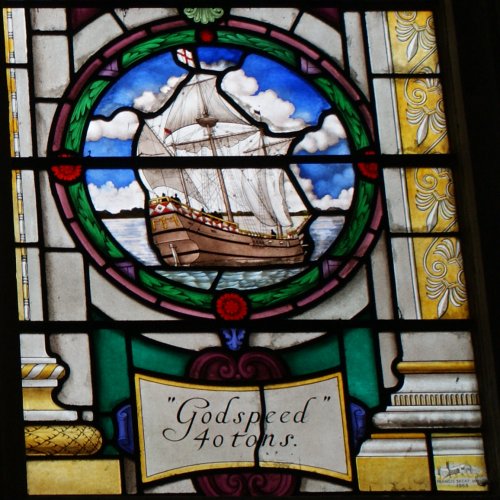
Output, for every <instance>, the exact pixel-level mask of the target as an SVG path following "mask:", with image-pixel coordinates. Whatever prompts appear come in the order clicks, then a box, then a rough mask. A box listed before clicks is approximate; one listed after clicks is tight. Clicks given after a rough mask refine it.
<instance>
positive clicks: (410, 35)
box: [396, 11, 436, 61]
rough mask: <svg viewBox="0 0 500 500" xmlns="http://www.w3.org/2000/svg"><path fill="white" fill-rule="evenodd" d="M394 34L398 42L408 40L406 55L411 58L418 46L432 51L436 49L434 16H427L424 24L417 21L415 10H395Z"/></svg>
mask: <svg viewBox="0 0 500 500" xmlns="http://www.w3.org/2000/svg"><path fill="white" fill-rule="evenodd" d="M396 34H397V37H398V40H399V41H400V42H403V43H404V42H408V46H407V48H406V56H407V57H408V61H410V60H411V59H413V58H414V57H415V55H416V54H417V52H418V50H419V49H420V48H422V49H424V50H427V51H432V52H434V51H435V50H436V34H435V32H434V18H433V17H432V16H429V17H427V19H426V20H425V24H419V23H418V22H417V12H408V11H405V12H396Z"/></svg>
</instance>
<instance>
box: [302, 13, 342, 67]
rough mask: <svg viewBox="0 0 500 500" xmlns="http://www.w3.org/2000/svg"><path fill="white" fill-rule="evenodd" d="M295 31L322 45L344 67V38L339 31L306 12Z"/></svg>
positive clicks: (319, 45)
mask: <svg viewBox="0 0 500 500" xmlns="http://www.w3.org/2000/svg"><path fill="white" fill-rule="evenodd" d="M294 31H295V33H296V34H297V35H299V36H301V37H302V38H305V39H306V40H308V41H310V42H311V43H313V44H314V45H316V46H317V47H320V48H321V50H324V51H325V52H326V53H327V54H328V55H330V56H331V57H332V58H333V59H335V61H336V62H337V63H338V64H339V65H340V66H341V67H344V54H343V50H342V38H341V36H340V34H339V33H338V31H336V30H334V29H333V28H332V27H331V26H329V25H328V24H325V23H324V22H322V21H320V20H319V19H317V18H316V17H313V16H311V15H309V14H304V15H303V16H302V17H301V18H300V21H299V23H298V25H297V27H296V28H295V30H294Z"/></svg>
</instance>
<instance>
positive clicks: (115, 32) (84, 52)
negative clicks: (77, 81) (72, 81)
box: [73, 14, 122, 70]
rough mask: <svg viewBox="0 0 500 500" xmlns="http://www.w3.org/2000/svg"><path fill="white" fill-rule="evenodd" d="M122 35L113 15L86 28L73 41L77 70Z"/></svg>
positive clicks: (107, 15)
mask: <svg viewBox="0 0 500 500" xmlns="http://www.w3.org/2000/svg"><path fill="white" fill-rule="evenodd" d="M121 33H122V29H121V28H120V26H119V25H118V23H117V22H116V21H115V19H114V18H113V16H111V14H105V15H103V16H101V17H99V18H97V19H96V20H95V21H94V22H92V23H90V24H89V25H88V26H85V28H83V29H82V30H81V31H79V32H78V33H77V34H76V35H75V38H74V39H73V51H74V53H75V69H76V70H78V69H80V67H81V66H82V65H83V63H84V62H85V61H86V60H87V59H88V58H89V57H90V56H91V55H92V54H94V53H95V52H97V51H98V50H99V49H100V48H101V47H102V46H103V45H105V44H106V43H108V42H110V41H111V40H113V38H116V37H117V36H119V35H121Z"/></svg>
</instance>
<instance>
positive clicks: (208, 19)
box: [184, 7, 224, 24]
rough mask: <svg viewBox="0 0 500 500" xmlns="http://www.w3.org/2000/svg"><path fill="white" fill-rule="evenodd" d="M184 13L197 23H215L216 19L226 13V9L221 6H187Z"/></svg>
mask: <svg viewBox="0 0 500 500" xmlns="http://www.w3.org/2000/svg"><path fill="white" fill-rule="evenodd" d="M184 14H186V16H187V17H189V19H192V20H193V21H194V22H195V23H201V24H208V23H213V22H214V21H215V20H217V19H219V18H220V17H222V16H223V15H224V9H221V8H218V7H217V8H186V9H184Z"/></svg>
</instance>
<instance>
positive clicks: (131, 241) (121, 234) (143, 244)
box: [103, 216, 345, 290]
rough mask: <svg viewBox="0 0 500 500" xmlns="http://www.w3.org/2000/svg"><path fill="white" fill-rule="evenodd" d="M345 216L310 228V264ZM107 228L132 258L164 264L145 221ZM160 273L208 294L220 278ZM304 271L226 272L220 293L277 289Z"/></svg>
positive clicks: (196, 272)
mask: <svg viewBox="0 0 500 500" xmlns="http://www.w3.org/2000/svg"><path fill="white" fill-rule="evenodd" d="M344 221H345V219H344V217H342V216H335V217H331V216H322V217H318V218H317V219H316V220H315V221H314V222H313V223H312V224H311V226H310V228H309V234H310V236H311V239H312V240H313V242H314V249H313V252H312V255H311V258H310V259H311V260H312V261H314V260H317V259H318V258H319V257H321V256H322V255H323V254H324V253H325V251H326V250H327V249H328V248H329V247H330V246H331V245H332V243H333V242H334V241H335V239H336V238H337V236H338V234H339V233H340V231H341V229H342V227H343V225H344ZM103 222H104V224H105V225H106V227H107V228H108V230H109V231H110V232H111V234H112V235H113V236H114V238H115V239H116V240H117V241H118V242H119V243H120V244H121V245H122V246H123V248H124V249H125V250H126V251H128V252H129V253H130V254H131V255H132V256H133V257H135V258H136V259H137V260H138V261H139V262H141V263H142V264H144V265H145V266H159V265H162V264H163V263H162V262H160V261H159V260H158V257H157V255H156V253H155V252H154V250H153V249H152V247H151V246H150V244H149V241H148V236H147V229H146V221H145V219H142V218H134V219H131V218H127V219H105V220H104V219H103ZM163 265H164V269H161V270H159V271H157V272H158V274H160V275H161V276H163V277H165V278H168V279H171V280H173V281H177V282H179V283H182V284H184V285H187V286H192V287H194V288H198V289H202V290H208V289H210V287H211V286H212V284H213V283H214V280H215V279H216V278H217V275H218V272H216V271H204V270H202V269H186V268H182V269H179V268H169V267H168V266H167V265H166V264H163ZM303 269H304V266H301V267H293V268H290V267H283V268H273V269H262V270H248V271H245V270H241V271H235V270H230V271H224V272H223V273H222V275H221V277H220V279H219V281H218V283H217V287H216V288H217V290H224V289H228V288H234V289H238V290H252V289H256V288H261V287H265V286H270V285H274V284H276V283H279V282H281V281H283V280H285V279H287V278H290V277H292V276H294V275H296V274H298V273H300V272H301V271H302V270H303Z"/></svg>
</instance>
